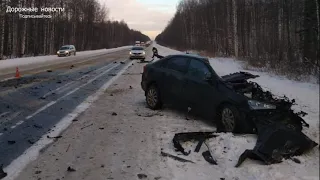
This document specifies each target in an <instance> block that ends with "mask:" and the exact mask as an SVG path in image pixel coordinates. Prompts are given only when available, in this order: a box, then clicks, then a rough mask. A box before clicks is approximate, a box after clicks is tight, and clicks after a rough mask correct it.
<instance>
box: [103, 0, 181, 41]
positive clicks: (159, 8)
mask: <svg viewBox="0 0 320 180" xmlns="http://www.w3.org/2000/svg"><path fill="white" fill-rule="evenodd" d="M99 1H100V2H101V3H102V4H105V5H106V7H108V9H109V11H110V12H109V17H110V18H113V19H114V20H124V21H125V22H126V23H127V24H128V25H129V27H130V28H131V29H135V30H139V31H141V32H142V33H144V34H146V35H148V36H149V37H150V38H151V39H153V38H155V36H156V35H157V34H159V33H160V32H161V31H162V30H163V29H164V28H165V26H166V25H167V23H168V21H169V20H170V19H171V18H172V17H173V15H174V13H175V10H176V5H177V4H178V2H179V1H180V0H99Z"/></svg>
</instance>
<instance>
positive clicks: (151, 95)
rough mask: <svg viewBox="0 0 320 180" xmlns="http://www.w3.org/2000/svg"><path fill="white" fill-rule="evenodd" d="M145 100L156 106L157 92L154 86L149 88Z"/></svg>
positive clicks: (151, 105)
mask: <svg viewBox="0 0 320 180" xmlns="http://www.w3.org/2000/svg"><path fill="white" fill-rule="evenodd" d="M147 102H148V104H149V106H150V107H152V108H154V107H156V105H157V103H158V94H157V91H156V89H155V88H154V87H152V88H150V89H149V90H148V93H147Z"/></svg>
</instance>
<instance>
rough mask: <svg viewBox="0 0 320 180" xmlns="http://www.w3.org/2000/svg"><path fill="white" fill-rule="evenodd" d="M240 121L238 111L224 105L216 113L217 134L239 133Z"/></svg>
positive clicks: (242, 123) (240, 130)
mask: <svg viewBox="0 0 320 180" xmlns="http://www.w3.org/2000/svg"><path fill="white" fill-rule="evenodd" d="M244 124H245V123H244V122H243V121H242V119H241V116H240V113H239V111H238V109H237V108H236V107H234V106H232V105H229V104H225V105H223V106H222V107H221V108H220V109H219V111H218V122H217V129H218V131H219V132H233V133H241V132H242V131H243V130H244V129H242V128H241V127H242V125H244Z"/></svg>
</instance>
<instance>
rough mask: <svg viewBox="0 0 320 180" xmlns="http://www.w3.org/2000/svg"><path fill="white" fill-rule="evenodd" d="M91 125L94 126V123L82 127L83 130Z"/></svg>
mask: <svg viewBox="0 0 320 180" xmlns="http://www.w3.org/2000/svg"><path fill="white" fill-rule="evenodd" d="M90 126H93V123H92V124H89V125H87V126H84V127H82V128H81V130H83V129H85V128H87V127H90Z"/></svg>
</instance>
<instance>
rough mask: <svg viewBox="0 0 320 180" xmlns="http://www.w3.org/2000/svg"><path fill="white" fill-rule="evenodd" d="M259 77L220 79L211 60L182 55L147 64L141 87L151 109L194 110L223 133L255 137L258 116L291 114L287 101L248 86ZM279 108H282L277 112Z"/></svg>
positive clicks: (240, 74)
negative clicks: (165, 105) (284, 102)
mask: <svg viewBox="0 0 320 180" xmlns="http://www.w3.org/2000/svg"><path fill="white" fill-rule="evenodd" d="M256 77H258V76H255V75H252V74H250V73H245V72H240V73H234V74H230V75H226V76H222V77H220V76H218V75H217V73H216V72H215V71H214V70H213V68H212V67H211V65H210V64H209V61H208V59H207V58H204V57H201V56H198V55H192V54H181V55H170V56H166V57H164V58H163V59H161V60H158V61H156V62H154V63H149V64H147V65H146V66H145V67H144V70H143V74H142V82H141V86H142V89H143V90H144V91H145V96H146V102H147V105H148V106H149V107H150V108H151V109H154V110H155V109H159V108H161V106H162V105H163V104H171V105H177V106H179V107H182V108H185V109H186V110H187V109H190V108H191V109H192V111H193V112H197V113H199V114H202V115H206V117H210V118H212V119H215V120H216V124H217V127H218V129H219V131H227V132H241V133H249V132H250V133H255V131H256V130H255V128H256V127H255V125H254V123H253V121H252V120H253V119H255V117H256V116H258V115H260V116H261V117H265V118H267V116H268V115H270V117H271V116H274V115H275V114H277V111H280V112H287V109H285V110H283V109H281V108H283V107H285V105H283V101H277V100H275V99H273V98H270V97H269V96H268V92H263V91H262V90H261V91H260V89H259V88H258V87H260V86H257V84H255V83H251V82H250V83H249V82H247V80H248V79H250V78H256ZM268 98H269V99H268ZM281 103H282V104H281ZM278 104H280V105H281V106H279V107H278V108H277V105H278ZM289 108H290V107H289V106H288V109H289ZM272 112H274V113H272ZM288 112H289V111H288ZM278 114H279V113H278ZM297 122H298V121H297ZM298 123H300V121H299V122H298Z"/></svg>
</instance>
